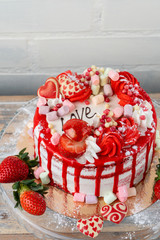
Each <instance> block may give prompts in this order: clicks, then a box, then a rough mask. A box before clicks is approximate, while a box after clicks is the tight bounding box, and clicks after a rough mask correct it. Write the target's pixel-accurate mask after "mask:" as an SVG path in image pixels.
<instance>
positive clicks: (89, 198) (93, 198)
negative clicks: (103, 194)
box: [85, 195, 98, 204]
mask: <svg viewBox="0 0 160 240" xmlns="http://www.w3.org/2000/svg"><path fill="white" fill-rule="evenodd" d="M85 202H86V204H96V203H97V202H98V199H97V197H96V196H95V195H86V197H85Z"/></svg>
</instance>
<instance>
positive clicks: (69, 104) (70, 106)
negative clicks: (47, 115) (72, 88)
mask: <svg viewBox="0 0 160 240" xmlns="http://www.w3.org/2000/svg"><path fill="white" fill-rule="evenodd" d="M63 106H68V107H69V111H70V112H72V111H73V110H74V109H75V105H74V104H73V103H72V102H70V101H69V100H64V102H63Z"/></svg>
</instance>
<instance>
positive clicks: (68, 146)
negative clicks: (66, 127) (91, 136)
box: [58, 134, 86, 158]
mask: <svg viewBox="0 0 160 240" xmlns="http://www.w3.org/2000/svg"><path fill="white" fill-rule="evenodd" d="M58 148H59V151H60V153H61V154H62V155H63V156H65V157H67V158H76V157H80V156H81V155H82V154H83V153H84V152H85V151H86V143H85V141H84V140H82V141H79V142H77V141H74V140H72V139H70V138H68V137H67V136H66V134H63V135H62V136H61V138H60V141H59V145H58Z"/></svg>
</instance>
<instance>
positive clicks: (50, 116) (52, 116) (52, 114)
mask: <svg viewBox="0 0 160 240" xmlns="http://www.w3.org/2000/svg"><path fill="white" fill-rule="evenodd" d="M46 116H47V121H55V120H57V119H58V116H57V112H56V111H52V112H49V113H47V115H46Z"/></svg>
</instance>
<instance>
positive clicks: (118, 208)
mask: <svg viewBox="0 0 160 240" xmlns="http://www.w3.org/2000/svg"><path fill="white" fill-rule="evenodd" d="M127 210H128V209H127V206H126V204H125V203H122V202H118V203H115V204H114V205H113V206H110V205H105V206H103V207H102V209H101V214H102V216H103V217H104V218H105V219H106V220H108V221H111V222H113V223H117V224H119V223H120V222H121V221H122V220H123V219H124V217H125V216H126V214H127Z"/></svg>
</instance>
